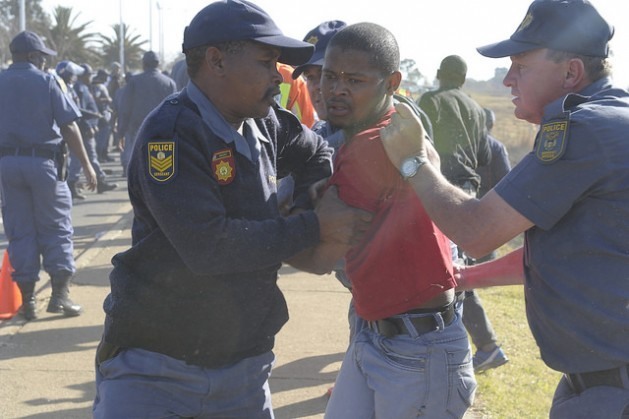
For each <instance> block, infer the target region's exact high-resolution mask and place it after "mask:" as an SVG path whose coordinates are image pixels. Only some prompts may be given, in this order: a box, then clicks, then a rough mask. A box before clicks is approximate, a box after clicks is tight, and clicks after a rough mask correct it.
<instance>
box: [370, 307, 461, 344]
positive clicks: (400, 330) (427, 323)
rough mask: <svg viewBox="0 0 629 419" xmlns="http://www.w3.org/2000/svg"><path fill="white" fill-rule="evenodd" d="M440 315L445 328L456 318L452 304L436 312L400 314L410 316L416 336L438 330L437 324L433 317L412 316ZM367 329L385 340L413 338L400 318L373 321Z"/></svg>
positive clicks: (418, 311)
mask: <svg viewBox="0 0 629 419" xmlns="http://www.w3.org/2000/svg"><path fill="white" fill-rule="evenodd" d="M438 313H440V314H441V317H442V318H443V322H444V324H445V326H448V325H450V323H452V321H453V320H454V317H455V316H456V313H455V312H454V302H453V303H451V304H448V306H446V307H443V308H440V309H436V310H426V309H418V310H411V311H407V312H406V313H402V314H409V315H411V316H409V317H408V319H409V320H410V322H411V324H412V325H413V328H414V329H415V333H417V335H423V334H424V333H429V332H434V331H435V330H438V329H439V323H437V320H436V319H435V317H434V316H422V317H413V316H412V315H413V314H438ZM368 324H369V328H370V329H371V330H373V331H375V332H377V333H379V334H381V335H382V336H385V337H387V338H391V337H393V336H397V335H410V336H414V333H413V332H412V331H409V330H408V327H407V326H406V324H405V323H404V319H403V318H401V317H397V316H396V317H387V318H386V319H382V320H375V321H370V322H368Z"/></svg>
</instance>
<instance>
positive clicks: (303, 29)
mask: <svg viewBox="0 0 629 419" xmlns="http://www.w3.org/2000/svg"><path fill="white" fill-rule="evenodd" d="M253 1H254V3H257V4H258V5H259V6H260V7H262V8H263V9H264V10H265V11H266V12H267V13H268V14H269V15H270V16H271V17H272V18H273V20H274V21H275V23H276V24H277V25H278V26H279V27H280V29H281V30H282V31H283V32H284V34H285V35H288V36H291V37H294V38H298V39H303V37H304V36H305V35H306V33H307V32H308V31H310V30H311V29H312V28H314V27H316V26H318V25H319V24H320V23H321V22H324V21H327V20H343V21H345V22H347V23H348V24H352V23H358V22H373V23H377V24H380V25H382V26H384V27H386V28H387V29H389V30H390V31H391V32H392V33H393V34H394V35H395V37H396V39H397V40H398V43H399V45H400V52H401V57H402V59H405V58H409V59H413V60H415V62H416V66H417V68H418V69H419V71H420V72H421V73H422V74H423V75H424V76H426V77H427V78H428V79H429V80H432V79H433V78H434V76H435V74H436V72H437V69H438V68H439V63H440V62H441V60H442V59H443V58H444V57H446V56H448V55H451V54H457V55H460V56H461V57H463V58H464V59H465V61H466V62H467V64H468V77H469V78H473V79H476V80H487V79H490V78H492V77H493V75H494V71H495V69H496V68H497V67H508V66H509V59H508V58H501V59H492V58H486V57H483V56H481V55H480V54H479V53H478V52H477V51H476V47H479V46H482V45H486V44H490V43H493V42H498V41H502V40H503V39H507V38H508V37H509V36H510V35H511V34H512V33H513V32H514V31H515V29H516V28H517V27H518V25H519V24H520V22H521V21H522V19H523V18H524V15H525V14H526V11H527V9H528V6H529V4H530V2H531V0H383V1H381V2H379V4H375V3H374V2H371V1H365V0H317V1H316V2H315V1H311V2H307V1H301V2H299V1H291V0H253ZM591 2H592V4H594V6H595V7H596V8H597V9H598V10H599V12H600V13H601V14H602V15H603V17H605V18H606V19H607V20H608V22H610V23H611V24H612V25H614V27H615V35H614V38H613V39H612V42H611V47H612V50H613V51H615V55H614V56H613V57H612V63H613V65H614V79H615V80H616V81H617V82H618V83H619V84H620V85H621V86H625V87H626V86H629V47H626V46H627V45H629V21H628V20H627V19H626V12H627V11H628V10H629V2H626V0H620V1H619V0H591ZM209 3H211V0H118V1H116V0H101V1H94V0H42V6H43V7H44V9H45V10H46V11H48V12H49V13H50V14H52V11H53V9H54V8H55V7H56V6H58V5H60V6H65V7H72V9H73V10H74V12H75V15H76V13H80V14H79V15H78V17H77V23H86V22H89V21H92V24H91V25H90V26H89V27H88V30H90V31H93V32H100V33H104V34H107V35H113V30H112V29H111V25H113V24H116V23H119V22H120V17H121V16H122V21H123V22H124V23H126V24H128V25H130V27H131V30H133V31H134V33H135V34H137V35H140V36H141V37H142V39H144V40H146V41H147V43H146V44H145V45H144V47H145V48H146V49H153V50H154V51H156V52H158V53H159V52H163V54H164V59H165V61H166V62H168V61H172V60H174V59H175V58H176V57H177V56H178V54H179V52H180V50H181V42H182V39H183V30H184V28H185V26H186V25H187V24H188V23H189V22H190V21H191V20H192V18H193V17H194V15H195V14H196V13H197V12H198V11H199V10H201V9H202V8H203V7H205V6H206V5H208V4H209ZM160 29H161V31H160ZM622 46H625V47H626V48H627V50H623V49H622V48H621V47H622Z"/></svg>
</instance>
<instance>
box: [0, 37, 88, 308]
mask: <svg viewBox="0 0 629 419" xmlns="http://www.w3.org/2000/svg"><path fill="white" fill-rule="evenodd" d="M10 50H11V55H12V57H13V64H11V66H10V67H9V68H8V69H7V70H6V71H4V72H3V73H2V74H0V91H1V92H2V94H1V95H0V185H1V188H2V189H1V192H2V216H3V219H4V228H5V233H6V235H7V238H8V240H9V248H8V251H9V257H10V260H11V264H12V265H13V268H14V269H15V272H14V273H13V280H14V281H16V282H17V284H18V286H19V288H20V291H21V292H22V301H23V306H22V313H23V315H24V317H25V318H26V319H28V320H31V319H34V318H36V316H37V314H36V301H35V296H34V290H35V283H36V282H37V281H38V280H39V272H40V269H41V266H42V264H43V268H44V270H45V271H46V272H47V273H48V274H49V275H50V277H51V282H52V297H51V299H50V302H49V304H48V312H52V313H59V312H62V313H64V314H65V315H67V316H76V315H78V314H80V312H81V306H79V305H78V304H75V303H74V302H72V300H70V298H69V297H68V294H69V290H68V285H69V282H70V279H71V277H72V275H73V274H74V272H75V265H74V259H73V254H72V253H73V243H72V233H73V230H72V224H71V219H70V211H71V209H72V200H71V197H70V191H69V189H68V185H67V183H66V179H65V177H66V169H67V167H66V164H65V159H66V157H67V152H66V148H65V147H66V145H67V146H68V147H70V149H71V150H73V151H74V152H75V154H76V155H77V156H79V158H80V160H81V163H82V165H83V168H84V169H85V172H86V177H87V183H88V187H89V188H91V189H94V188H95V187H96V174H95V173H94V169H93V168H92V166H91V165H90V163H89V161H88V158H87V155H86V153H85V149H84V148H83V144H82V140H81V135H80V132H79V130H78V127H77V126H76V123H75V121H76V120H77V119H78V118H79V117H80V116H81V114H80V112H79V110H78V109H77V107H76V105H75V104H74V103H73V102H72V101H71V100H70V99H69V98H68V96H67V95H66V94H65V93H64V92H63V90H62V87H61V86H60V85H59V84H58V81H57V79H56V78H55V77H53V76H52V75H50V74H47V73H45V72H44V71H43V68H44V64H45V62H46V58H47V57H48V56H50V55H56V52H55V51H53V50H51V49H48V48H47V47H46V46H45V45H44V42H43V41H42V39H41V38H40V37H39V36H38V35H37V34H35V33H33V32H29V31H24V32H21V33H19V34H18V35H17V36H15V38H13V40H12V41H11V44H10ZM42 261H43V263H42Z"/></svg>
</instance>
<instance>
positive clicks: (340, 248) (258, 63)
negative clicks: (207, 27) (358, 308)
mask: <svg viewBox="0 0 629 419" xmlns="http://www.w3.org/2000/svg"><path fill="white" fill-rule="evenodd" d="M280 53H281V51H280V49H279V48H276V47H272V46H269V45H265V44H261V43H257V42H246V43H244V46H243V48H241V49H239V50H238V51H234V52H226V51H222V50H221V49H219V48H217V47H214V46H209V47H208V48H207V49H206V51H205V60H204V61H203V63H202V64H201V67H200V69H199V71H198V72H197V73H196V74H195V75H194V77H192V82H193V83H194V84H195V85H196V86H197V87H198V88H199V89H200V90H201V91H202V92H203V93H204V94H205V95H206V96H207V98H208V99H209V100H210V101H211V102H212V103H213V104H214V106H216V108H217V110H218V111H219V112H220V113H221V115H222V116H223V118H225V120H226V121H227V122H228V123H230V124H231V125H232V126H233V127H234V129H236V130H237V131H240V130H241V129H242V124H243V122H244V121H245V120H246V119H248V118H262V117H265V116H266V115H268V113H269V110H270V107H271V106H272V105H274V103H275V99H274V98H275V96H276V95H278V94H279V93H280V89H279V86H280V83H282V76H281V74H280V73H279V71H278V70H277V60H278V58H279V56H280ZM313 193H315V194H316V192H313ZM315 213H316V214H317V217H318V219H319V236H320V241H321V243H326V244H328V245H329V246H330V247H329V248H328V251H330V252H332V253H333V257H334V258H335V259H336V260H338V259H339V258H341V257H342V256H343V255H344V254H345V252H346V251H347V249H349V248H350V247H351V245H352V244H354V243H356V242H357V241H358V239H359V238H360V237H361V236H362V234H363V233H364V232H365V230H366V229H367V227H368V225H369V222H370V221H371V215H370V214H368V213H367V212H365V211H362V210H358V209H355V208H350V207H348V206H347V205H345V204H344V203H343V202H342V201H341V200H340V199H339V198H338V195H337V193H336V191H335V190H330V191H328V192H326V193H325V194H323V196H322V197H321V199H320V200H319V201H318V203H317V205H316V208H315ZM332 249H333V250H332ZM287 262H288V263H289V264H293V266H295V267H297V268H299V269H303V270H307V271H310V272H317V273H324V272H321V271H317V266H318V264H317V263H316V255H314V254H313V253H312V252H311V250H308V251H305V252H303V253H302V254H300V255H298V256H296V257H295V258H292V259H291V260H289V261H287Z"/></svg>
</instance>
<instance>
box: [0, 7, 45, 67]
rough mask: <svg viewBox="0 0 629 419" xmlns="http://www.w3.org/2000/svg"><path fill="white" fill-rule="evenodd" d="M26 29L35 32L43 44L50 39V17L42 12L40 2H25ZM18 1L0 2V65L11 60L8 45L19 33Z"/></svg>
mask: <svg viewBox="0 0 629 419" xmlns="http://www.w3.org/2000/svg"><path fill="white" fill-rule="evenodd" d="M24 3H25V13H24V14H25V18H26V19H25V20H26V29H27V30H29V31H32V32H36V33H37V34H38V35H40V36H41V37H42V38H43V39H44V42H46V41H48V40H49V39H50V31H49V29H48V28H50V17H49V16H48V15H47V14H46V12H44V9H43V8H42V6H41V0H25V2H24ZM19 15H20V10H19V0H0V64H4V63H7V62H8V61H9V60H10V59H11V54H10V52H9V44H10V43H11V39H13V37H14V36H15V35H17V34H18V33H19V32H20V22H19V20H20V19H19Z"/></svg>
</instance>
